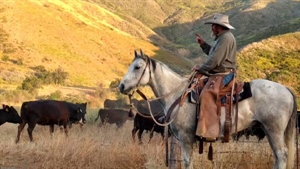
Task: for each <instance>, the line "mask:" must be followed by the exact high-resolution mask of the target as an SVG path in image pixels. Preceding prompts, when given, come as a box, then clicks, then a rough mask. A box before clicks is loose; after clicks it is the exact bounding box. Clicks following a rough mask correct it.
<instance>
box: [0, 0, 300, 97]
mask: <svg viewBox="0 0 300 169" xmlns="http://www.w3.org/2000/svg"><path fill="white" fill-rule="evenodd" d="M299 8H300V1H299V0H295V1H286V2H284V3H283V2H282V1H272V0H266V1H250V0H223V1H218V0H210V1H194V0H192V1H189V2H186V1H183V0H172V1H166V0H156V1H155V0H148V1H143V0H128V1H117V0H110V1H108V0H57V1H48V0H24V1H17V0H11V1H1V6H0V23H1V27H0V46H1V48H0V49H1V50H0V69H1V71H0V89H1V90H0V92H3V91H7V90H10V91H11V90H15V89H16V87H17V86H20V84H21V83H22V82H23V81H24V79H26V78H27V77H31V76H33V75H34V74H37V70H36V68H37V67H39V66H43V67H44V68H45V69H46V70H47V71H50V72H53V71H55V70H58V69H59V70H62V71H64V72H66V73H67V74H68V76H67V79H66V81H65V82H64V85H65V86H69V87H70V86H71V87H85V88H87V90H84V91H87V92H85V94H86V93H90V90H91V89H92V90H94V91H96V92H97V90H100V89H101V90H102V89H103V90H104V89H107V88H108V87H109V85H110V84H111V83H112V82H116V81H117V80H118V79H120V78H121V77H122V76H123V75H124V73H125V72H126V70H127V68H128V65H129V64H130V63H131V61H132V58H133V52H134V50H135V49H143V50H144V52H145V53H146V54H148V55H149V56H150V57H152V58H154V59H158V60H160V61H162V62H164V63H166V64H167V65H169V66H170V67H171V68H172V69H173V70H175V71H176V72H178V73H180V74H189V73H190V68H191V67H192V66H193V65H194V64H196V63H199V62H202V61H203V60H204V59H205V57H201V56H203V55H204V53H203V52H202V51H200V49H199V46H198V44H197V43H195V37H194V33H196V32H197V33H200V34H202V35H203V36H204V38H205V39H206V40H207V41H208V42H211V41H212V38H210V37H209V36H208V35H209V33H210V26H208V25H204V21H205V20H206V19H208V18H209V17H211V16H212V14H213V13H216V12H220V13H225V14H228V15H229V16H230V22H231V24H232V25H233V26H234V27H236V30H235V31H233V33H234V34H235V35H236V38H237V42H238V44H239V46H240V47H241V46H244V45H246V44H250V43H251V42H255V41H260V40H261V39H265V38H268V37H272V36H274V35H278V34H284V33H287V32H295V31H296V30H297V29H299V27H300V25H299V24H300V22H299V16H300V11H299V10H298V9H299ZM278 11H280V12H278ZM298 36H299V35H298V33H295V34H287V35H284V36H280V37H275V40H274V39H273V38H271V39H269V40H264V41H262V42H259V43H254V44H253V45H250V46H248V47H246V48H244V49H243V50H242V51H241V53H240V61H239V62H243V60H245V61H246V62H243V63H240V71H239V75H240V77H241V78H242V79H253V78H258V77H262V78H266V77H267V78H270V79H271V80H274V81H278V82H282V83H284V84H286V85H288V86H293V87H294V90H296V91H297V92H298V93H299V87H297V85H298V84H299V82H298V80H297V79H299V77H298V78H293V77H292V76H293V75H294V74H296V75H297V76H298V75H299V72H298V70H299V69H298V68H297V66H298V61H297V59H299V58H297V54H299V48H298V47H296V44H299V41H297V38H298ZM278 38H281V40H278ZM295 39H296V40H295ZM298 39H299V38H298ZM260 44H263V45H260ZM278 44H281V45H280V48H279V47H278ZM251 46H254V47H251ZM291 46H294V47H293V48H292V49H290V48H291ZM266 47H267V48H266ZM283 49H284V50H283ZM282 54H284V56H285V58H288V59H285V61H284V62H281V61H282V58H281V56H282ZM244 55H245V57H244ZM270 55H271V56H272V60H270V57H269V56H270ZM247 56H251V57H247ZM190 59H192V60H193V61H191V60H190ZM252 59H253V60H252ZM253 62H257V65H258V66H257V65H252V64H249V63H253ZM277 70H280V73H278V72H277ZM255 71H256V72H255ZM274 71H275V73H272V72H274ZM257 72H259V73H257ZM99 86H100V87H99ZM50 89H51V90H50ZM57 89H59V90H66V89H62V87H60V86H50V87H44V88H40V89H39V90H40V91H39V93H42V94H43V95H45V94H47V92H48V93H49V92H50V93H52V92H53V93H56V90H57ZM72 89H74V90H75V89H76V88H72ZM77 91H78V90H77ZM114 92H115V91H114ZM62 93H72V91H71V92H70V88H68V90H66V91H63V92H62ZM74 93H77V92H74ZM9 95H10V96H15V95H18V96H19V97H20V99H21V98H23V96H24V95H25V94H24V93H22V92H21V93H18V94H16V93H14V92H13V93H11V94H9ZM98 96H99V93H97V94H95V97H98ZM104 96H105V95H103V94H102V97H104ZM3 97H4V96H3ZM5 97H6V96H5ZM80 98H81V96H80ZM20 99H18V100H20ZM21 100H22V99H21Z"/></svg>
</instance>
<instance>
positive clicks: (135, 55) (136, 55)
mask: <svg viewBox="0 0 300 169" xmlns="http://www.w3.org/2000/svg"><path fill="white" fill-rule="evenodd" d="M136 57H138V54H137V51H136V50H134V58H136Z"/></svg>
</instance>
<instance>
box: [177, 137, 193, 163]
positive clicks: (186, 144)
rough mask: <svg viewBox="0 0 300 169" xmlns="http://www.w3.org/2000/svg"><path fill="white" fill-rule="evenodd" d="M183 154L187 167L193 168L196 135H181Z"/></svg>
mask: <svg viewBox="0 0 300 169" xmlns="http://www.w3.org/2000/svg"><path fill="white" fill-rule="evenodd" d="M180 138H181V139H180V147H181V155H182V159H183V164H184V168H185V169H193V142H194V136H193V135H190V136H189V135H187V134H185V135H184V137H180Z"/></svg>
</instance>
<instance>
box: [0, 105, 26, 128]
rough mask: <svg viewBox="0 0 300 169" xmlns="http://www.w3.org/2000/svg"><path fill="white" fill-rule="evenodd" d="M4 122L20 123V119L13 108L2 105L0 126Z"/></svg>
mask: <svg viewBox="0 0 300 169" xmlns="http://www.w3.org/2000/svg"><path fill="white" fill-rule="evenodd" d="M5 122H9V123H21V122H22V119H21V117H20V115H19V114H18V112H17V110H16V109H15V108H14V107H13V106H10V107H9V106H8V105H5V104H3V109H0V125H2V124H4V123H5Z"/></svg>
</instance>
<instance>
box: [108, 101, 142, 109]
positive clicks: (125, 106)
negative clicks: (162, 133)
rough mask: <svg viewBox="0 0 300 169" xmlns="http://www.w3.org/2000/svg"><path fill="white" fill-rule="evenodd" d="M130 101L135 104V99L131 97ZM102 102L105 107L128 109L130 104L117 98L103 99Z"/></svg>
mask: <svg viewBox="0 0 300 169" xmlns="http://www.w3.org/2000/svg"><path fill="white" fill-rule="evenodd" d="M132 103H133V104H136V103H137V99H132ZM103 104H104V108H105V109H115V108H120V109H130V105H129V104H126V103H125V102H124V101H123V100H122V99H118V100H111V99H105V100H104V103H103Z"/></svg>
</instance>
